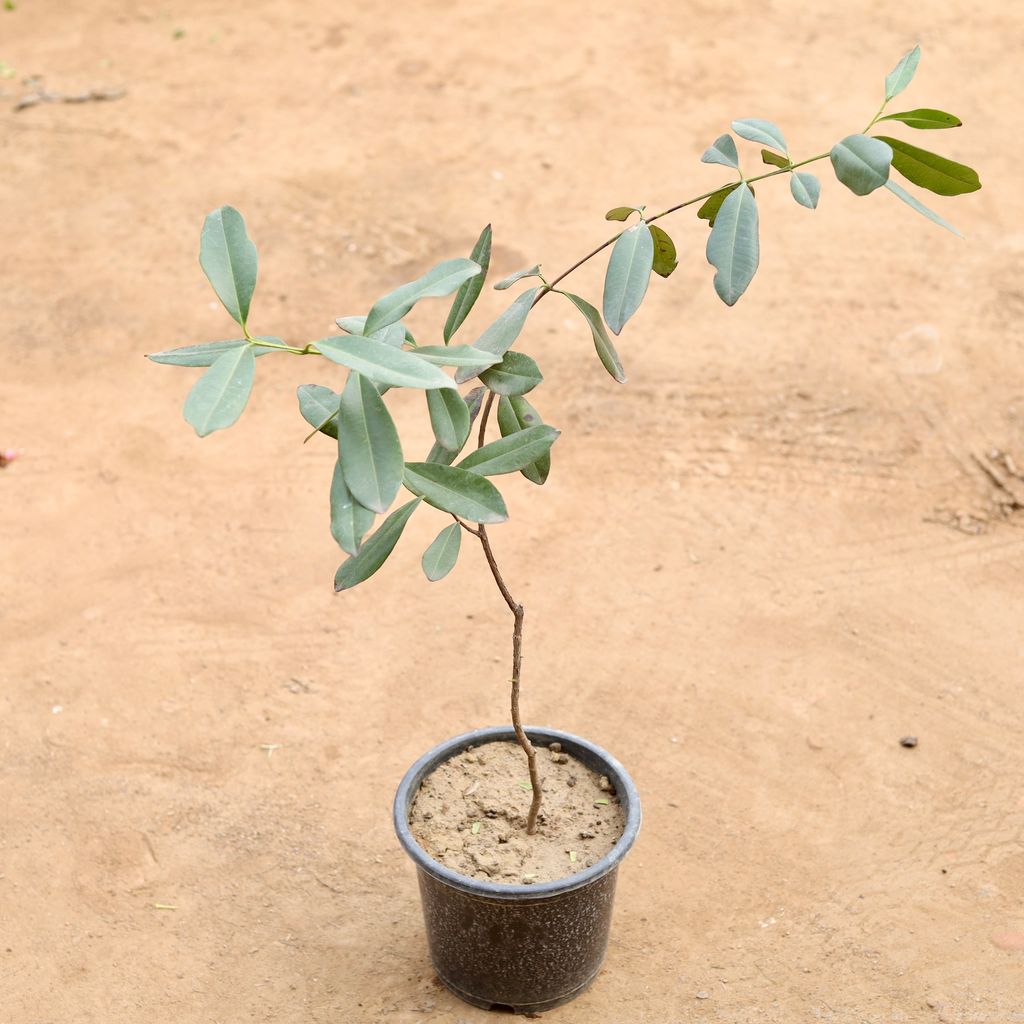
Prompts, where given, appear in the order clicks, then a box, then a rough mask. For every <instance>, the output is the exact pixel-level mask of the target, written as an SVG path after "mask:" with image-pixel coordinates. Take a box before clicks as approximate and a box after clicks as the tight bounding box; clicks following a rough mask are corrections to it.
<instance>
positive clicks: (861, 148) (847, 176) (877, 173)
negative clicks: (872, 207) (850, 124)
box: [829, 135, 892, 196]
mask: <svg viewBox="0 0 1024 1024" xmlns="http://www.w3.org/2000/svg"><path fill="white" fill-rule="evenodd" d="M829 158H830V159H831V161H832V168H833V170H834V171H835V172H836V177H837V178H838V179H839V180H840V181H841V182H842V183H843V184H844V185H845V186H846V187H847V188H848V189H849V190H850V191H851V192H852V193H853V194H854V195H857V196H866V195H868V194H869V193H871V192H874V191H875V189H876V188H881V187H882V185H884V184H885V183H886V182H887V181H888V180H889V164H890V163H891V162H892V149H890V147H889V146H887V145H886V144H885V143H884V142H881V141H880V140H879V139H874V138H872V137H871V136H869V135H847V136H846V138H845V139H843V140H842V141H841V142H837V143H836V144H835V145H834V146H833V147H832V151H831V152H830V153H829Z"/></svg>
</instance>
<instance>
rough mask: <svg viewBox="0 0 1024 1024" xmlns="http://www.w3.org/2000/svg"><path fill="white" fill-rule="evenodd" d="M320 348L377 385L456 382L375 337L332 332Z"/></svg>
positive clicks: (428, 385) (438, 385)
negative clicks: (374, 338)
mask: <svg viewBox="0 0 1024 1024" xmlns="http://www.w3.org/2000/svg"><path fill="white" fill-rule="evenodd" d="M316 347H317V348H318V349H319V350H320V352H321V353H322V354H323V355H325V356H326V357H327V358H328V359H330V360H331V361H332V362H335V363H340V364H341V365H342V366H347V367H348V368H349V369H350V370H355V371H356V373H359V374H362V375H363V376H364V377H368V378H369V379H370V380H372V381H374V383H376V384H390V385H392V386H394V387H400V388H454V387H455V381H453V380H452V379H451V377H449V376H448V374H446V373H445V372H444V371H443V370H441V369H439V368H438V367H436V366H433V365H431V364H430V363H428V362H427V361H426V360H424V359H417V358H416V356H415V355H414V354H413V353H412V352H406V351H405V350H404V349H398V348H392V347H391V346H390V345H385V344H384V342H382V341H374V340H373V338H361V337H359V336H358V335H355V334H351V335H337V336H334V335H332V336H331V337H329V338H321V339H320V341H318V342H317V343H316Z"/></svg>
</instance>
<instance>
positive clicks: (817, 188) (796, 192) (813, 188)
mask: <svg viewBox="0 0 1024 1024" xmlns="http://www.w3.org/2000/svg"><path fill="white" fill-rule="evenodd" d="M789 191H790V192H792V193H793V198H794V199H795V200H796V201H797V202H798V203H799V204H800V205H801V206H806V207H807V209H808V210H814V209H817V206H818V197H819V196H820V195H821V182H820V181H818V179H817V178H816V177H815V176H814V175H813V174H807V173H805V172H803V171H795V172H794V173H793V174H791V175H790V177H789Z"/></svg>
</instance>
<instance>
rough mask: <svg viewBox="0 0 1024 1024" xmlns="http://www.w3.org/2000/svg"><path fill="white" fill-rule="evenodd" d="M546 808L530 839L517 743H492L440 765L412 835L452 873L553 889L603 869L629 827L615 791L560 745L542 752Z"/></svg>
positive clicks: (428, 781) (526, 784)
mask: <svg viewBox="0 0 1024 1024" xmlns="http://www.w3.org/2000/svg"><path fill="white" fill-rule="evenodd" d="M537 756H538V762H539V766H540V769H541V786H542V789H543V793H544V802H543V804H542V805H541V812H540V816H539V818H538V825H537V832H536V834H535V835H532V836H528V835H527V834H526V813H527V811H528V810H529V806H530V780H529V776H528V775H527V768H526V758H525V756H524V755H523V751H522V748H521V747H520V746H519V745H518V744H517V743H510V742H505V741H502V742H497V743H486V744H483V745H482V746H479V747H470V748H469V749H467V750H466V751H465V752H464V753H461V754H457V755H456V756H455V757H453V758H451V759H450V760H448V761H445V762H444V763H443V764H441V765H439V766H438V767H437V768H436V769H435V770H434V771H433V772H432V773H431V774H430V775H428V776H427V777H426V778H425V779H424V780H423V782H422V783H421V784H420V788H419V792H418V793H417V794H416V798H415V800H414V801H413V805H412V810H411V811H410V813H409V828H410V829H411V831H412V834H413V836H414V837H415V839H416V841H417V842H418V843H419V844H420V846H421V847H422V848H423V849H424V851H425V852H426V853H427V854H429V855H430V856H431V857H433V858H434V860H437V861H440V863H442V864H443V865H444V866H445V867H447V868H451V870H452V871H457V872H458V873H459V874H461V875H468V876H469V877H470V878H477V879H480V880H482V881H490V882H498V883H505V884H508V885H520V884H526V885H529V884H536V883H540V882H553V881H555V880H556V879H559V878H565V877H567V876H569V875H574V874H576V873H577V872H579V871H582V870H583V869H584V868H587V867H590V866H591V865H592V864H596V863H597V862H598V861H599V860H600V859H601V858H602V857H603V856H604V855H605V854H607V853H608V852H609V851H610V850H611V849H612V847H613V846H614V845H615V843H616V842H617V841H618V839H619V837H620V836H621V835H622V832H623V829H624V828H625V823H626V822H625V815H624V814H623V811H622V807H621V805H620V804H619V800H618V797H617V796H616V794H615V790H614V788H613V787H612V786H611V784H610V783H609V782H608V779H606V778H605V777H604V776H602V775H599V774H597V773H596V772H593V771H591V770H590V769H589V768H587V767H586V766H585V765H583V764H582V763H581V762H579V761H578V760H576V758H574V757H572V756H571V755H570V754H566V753H563V752H562V751H561V749H560V747H559V746H558V744H557V743H556V744H553V745H552V749H550V750H549V749H547V748H544V747H538V748H537Z"/></svg>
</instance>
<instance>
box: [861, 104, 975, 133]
mask: <svg viewBox="0 0 1024 1024" xmlns="http://www.w3.org/2000/svg"><path fill="white" fill-rule="evenodd" d="M878 120H879V121H901V122H902V123H903V124H905V125H906V126H907V127H908V128H919V129H922V130H924V131H935V130H936V129H939V128H959V127H960V126H961V125H962V124H963V121H961V120H960V118H959V117H954V116H953V115H952V114H947V113H946V112H945V111H944V110H932V109H931V108H930V107H918V108H917V109H916V110H901V111H900V112H899V113H898V114H886V115H885V117H880V118H879V119H878Z"/></svg>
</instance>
